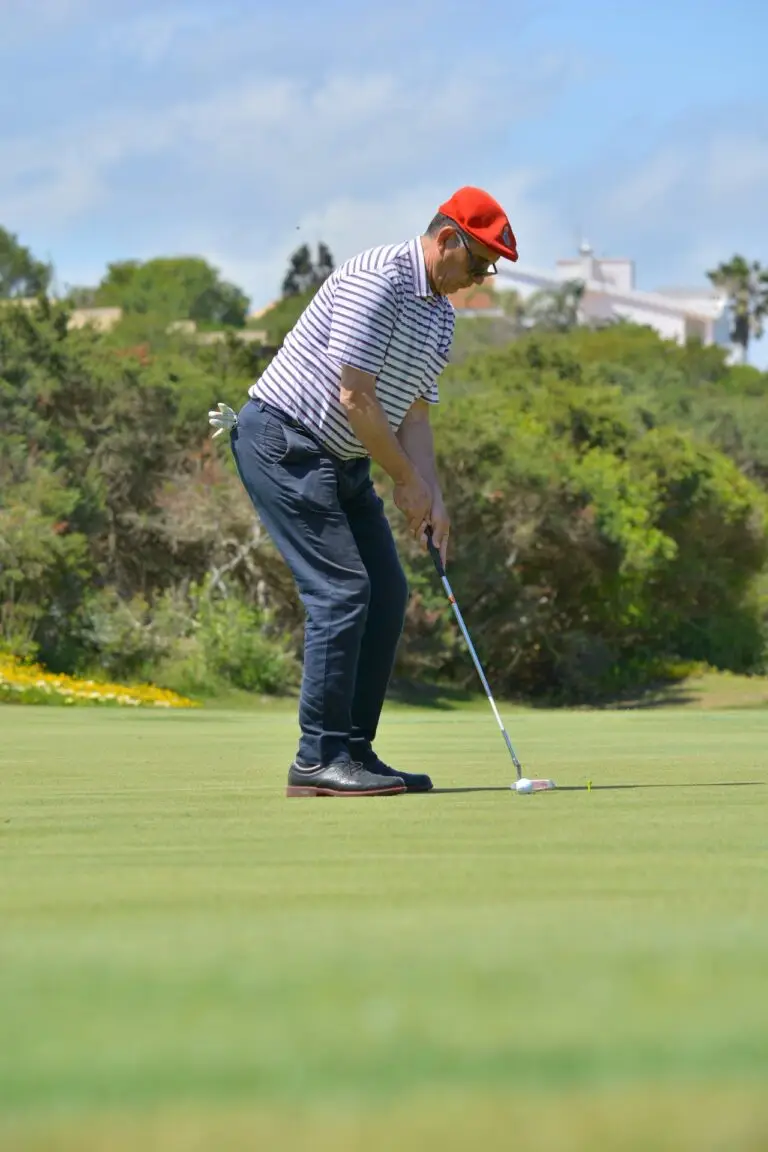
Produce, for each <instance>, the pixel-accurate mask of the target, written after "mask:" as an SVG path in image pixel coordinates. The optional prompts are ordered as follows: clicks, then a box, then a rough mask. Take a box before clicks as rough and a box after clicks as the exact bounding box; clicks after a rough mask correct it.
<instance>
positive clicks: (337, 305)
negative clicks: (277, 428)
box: [249, 237, 455, 459]
mask: <svg viewBox="0 0 768 1152" xmlns="http://www.w3.org/2000/svg"><path fill="white" fill-rule="evenodd" d="M454 318H455V313H454V310H453V307H452V305H451V304H450V302H449V301H448V300H447V298H446V297H445V296H438V295H437V294H433V293H432V292H431V291H430V288H429V282H428V279H427V270H426V265H425V263H424V253H423V250H422V247H421V240H420V239H419V238H418V237H416V238H415V239H413V240H408V241H406V242H405V243H402V244H395V245H393V244H385V245H381V246H379V247H378V248H369V249H367V250H366V251H365V252H360V253H358V254H357V255H356V256H353V257H352V258H351V259H350V260H347V261H346V263H344V264H342V265H341V267H339V268H337V269H336V270H335V271H334V272H333V274H332V275H331V276H330V277H329V278H328V279H327V280H326V281H325V283H324V284H322V285H321V287H320V289H319V290H318V292H317V293H316V295H315V296H314V297H313V299H312V300H311V301H310V303H309V305H308V306H307V308H306V309H305V311H304V312H303V313H302V315H301V316H300V317H299V319H298V321H297V322H296V324H295V325H294V327H293V328H292V329H291V331H290V332H289V333H288V335H287V336H286V338H285V341H284V343H283V347H282V348H281V349H280V350H279V352H278V353H277V354H276V356H275V357H274V359H273V360H272V362H271V363H270V364H269V365H268V367H267V369H266V371H265V372H264V373H263V375H262V376H261V377H259V379H258V380H256V382H255V383H254V384H253V385H252V386H251V388H250V389H249V394H250V395H251V396H253V397H256V398H257V399H262V400H266V401H268V402H269V403H270V404H274V405H275V407H277V408H280V409H281V410H282V411H284V412H286V413H287V415H289V416H292V417H293V418H294V419H295V420H298V421H300V422H301V423H303V424H305V425H306V427H307V428H309V430H310V431H311V432H313V433H314V434H315V435H316V436H317V437H318V438H319V439H320V440H321V441H322V442H323V443H324V444H325V445H326V446H327V447H328V449H329V450H330V451H331V452H333V453H334V454H335V455H337V456H339V457H341V458H342V459H354V458H355V457H358V456H365V455H367V452H366V450H365V448H364V447H363V445H362V444H361V443H360V441H359V440H358V439H357V437H356V436H355V434H354V432H353V431H352V429H351V427H350V424H349V420H348V419H347V416H346V413H345V412H344V409H343V408H342V406H341V403H340V401H339V384H340V381H341V366H342V364H351V365H352V366H353V367H356V368H360V369H361V370H362V371H364V372H370V373H371V374H372V375H374V376H375V377H376V395H377V397H378V399H379V402H380V404H381V406H382V408H383V409H384V411H385V413H386V415H387V419H388V421H389V424H390V427H391V428H392V429H393V431H397V429H398V428H399V427H400V424H401V423H402V421H403V418H404V416H405V414H406V412H407V411H408V409H409V408H410V407H411V405H412V404H413V402H414V401H415V400H417V399H418V398H419V397H423V398H424V399H425V400H427V401H429V403H431V404H436V403H438V401H439V392H438V386H437V380H438V377H439V375H440V373H441V372H442V371H443V368H444V367H445V365H446V363H447V361H448V355H449V352H450V347H451V341H452V339H453V326H454Z"/></svg>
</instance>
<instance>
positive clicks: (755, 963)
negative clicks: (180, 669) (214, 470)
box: [0, 701, 768, 1152]
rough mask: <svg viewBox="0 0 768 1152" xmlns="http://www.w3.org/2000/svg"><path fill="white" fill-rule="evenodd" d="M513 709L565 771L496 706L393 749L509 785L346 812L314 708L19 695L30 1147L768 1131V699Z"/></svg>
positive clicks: (451, 775)
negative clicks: (318, 786) (309, 757)
mask: <svg viewBox="0 0 768 1152" xmlns="http://www.w3.org/2000/svg"><path fill="white" fill-rule="evenodd" d="M510 720H511V723H510V727H511V730H512V738H513V741H515V743H516V745H517V746H518V751H519V754H520V756H521V759H522V760H523V765H524V767H525V768H526V770H527V771H529V773H530V774H535V775H551V776H553V777H554V778H555V780H556V781H557V782H558V784H559V785H560V786H561V789H562V790H561V791H559V792H556V793H552V794H549V795H546V794H545V795H540V796H530V797H518V796H515V795H513V794H511V793H510V792H509V790H508V789H506V788H505V787H504V786H505V785H506V784H508V782H509V780H510V779H511V773H510V768H511V765H510V764H509V761H508V759H507V756H506V751H505V749H504V746H503V742H502V740H501V737H500V735H499V733H498V731H497V729H496V727H495V724H494V721H493V718H492V716H491V715H490V713H489V712H488V709H487V705H486V707H485V709H484V710H476V709H474V708H462V709H458V710H456V711H440V710H438V709H429V710H427V709H419V710H413V709H407V708H401V707H393V708H392V709H391V710H390V711H389V713H388V718H387V721H386V723H385V725H384V728H383V732H382V737H381V746H380V750H381V752H382V754H386V755H387V756H388V757H389V758H391V760H392V761H394V762H396V763H398V764H402V765H403V766H404V767H407V766H412V767H421V766H425V767H426V768H427V770H429V771H431V772H432V774H433V776H434V778H435V781H436V783H437V784H439V785H441V786H443V787H446V788H448V787H450V788H469V789H472V788H490V787H491V786H493V785H498V786H499V790H482V791H471V790H470V791H451V792H444V793H440V794H433V795H431V796H412V797H399V798H395V799H386V800H366V801H357V802H355V801H338V802H333V801H327V802H324V803H323V802H315V803H311V802H309V801H302V800H292V801H288V800H286V799H285V797H284V795H283V786H284V779H285V768H286V765H287V762H288V760H289V759H290V756H291V755H292V753H293V750H294V735H295V721H294V714H293V711H292V710H289V709H287V708H285V707H283V706H281V707H279V708H276V709H274V710H270V709H267V708H263V707H262V708H259V709H257V710H255V711H254V712H251V713H248V712H245V711H238V712H226V711H215V712H208V713H206V712H200V713H193V714H189V713H187V714H161V715H157V714H154V713H151V714H137V713H134V712H131V713H129V714H126V713H123V712H119V711H116V712H109V713H93V712H87V713H86V712H70V711H64V710H59V709H45V708H41V709H36V708H21V707H10V706H6V707H5V708H2V709H0V877H1V880H0V972H1V973H2V976H1V980H0V998H1V1001H2V1004H1V1006H2V1011H0V1117H1V1119H0V1147H2V1148H3V1150H4V1152H5V1150H10V1149H13V1150H14V1152H16V1150H23V1152H29V1150H32V1149H35V1150H38V1149H39V1150H40V1152H42V1150H43V1149H45V1152H63V1150H64V1149H66V1150H67V1152H70V1150H72V1152H74V1150H77V1152H92V1150H95V1149H98V1150H99V1152H101V1150H107V1149H108V1150H109V1152H123V1150H126V1152H127V1150H128V1149H132V1150H133V1149H138V1148H141V1149H142V1150H144V1149H158V1150H160V1149H162V1150H163V1152H182V1150H183V1152H193V1150H194V1152H198V1150H202V1149H209V1148H210V1149H227V1150H231V1149H232V1150H234V1149H237V1150H239V1149H256V1148H258V1149H270V1150H271V1149H284V1150H288V1149H291V1150H292V1149H307V1150H309V1149H313V1150H320V1152H322V1150H325V1149H328V1150H330V1149H334V1150H335V1152H351V1150H352V1149H355V1150H357V1149H363V1148H365V1149H367V1150H369V1152H378V1150H382V1152H383V1150H384V1149H387V1150H388V1152H389V1150H391V1149H398V1150H399V1152H417V1150H418V1152H424V1150H430V1152H431V1149H438V1148H439V1149H441V1150H444V1152H453V1150H454V1149H455V1150H459V1149H461V1150H465V1149H468V1148H475V1149H478V1152H480V1150H482V1152H485V1150H488V1149H508V1148H510V1149H511V1148H524V1149H525V1150H526V1152H539V1150H547V1152H549V1150H557V1152H576V1150H578V1152H587V1150H589V1152H596V1150H598V1149H599V1150H600V1152H602V1150H604V1149H605V1150H607V1152H611V1150H613V1149H621V1150H624V1149H627V1150H629V1149H632V1150H637V1152H640V1150H642V1152H647V1150H653V1149H665V1150H667V1149H668V1150H669V1152H672V1150H674V1152H684V1150H688V1149H696V1150H697V1152H702V1150H705V1149H707V1150H709V1149H712V1150H714V1149H718V1150H719V1149H723V1150H725V1149H728V1150H729V1152H733V1150H739V1152H742V1150H745V1152H746V1150H751V1149H754V1150H755V1152H757V1149H763V1148H765V1147H766V1144H767V1143H768V1093H766V1092H765V1084H766V1079H767V1078H768V995H766V976H765V974H766V972H768V854H767V853H766V828H768V786H767V785H768V773H767V772H766V759H768V752H767V750H768V711H766V710H765V709H762V710H761V709H753V710H746V709H743V708H741V707H738V706H737V705H734V706H733V707H732V708H728V709H723V708H719V709H718V708H716V709H711V708H709V709H708V708H707V707H705V706H703V705H702V704H701V702H700V701H699V706H698V707H689V708H680V707H677V706H674V705H672V706H669V707H667V708H661V709H655V710H652V709H647V710H646V709H639V710H634V711H606V712H600V713H597V712H586V711H585V712H558V713H551V712H535V711H530V710H529V711H523V710H520V711H517V710H516V711H515V713H514V717H512V716H510ZM587 780H591V781H592V785H593V786H592V788H591V790H589V791H587V790H586V787H585V786H586V782H587ZM630 785H631V787H630Z"/></svg>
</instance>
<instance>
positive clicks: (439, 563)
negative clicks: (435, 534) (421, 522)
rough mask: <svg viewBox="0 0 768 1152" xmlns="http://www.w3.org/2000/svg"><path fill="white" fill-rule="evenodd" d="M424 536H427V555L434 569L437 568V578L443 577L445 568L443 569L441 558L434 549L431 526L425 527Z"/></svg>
mask: <svg viewBox="0 0 768 1152" xmlns="http://www.w3.org/2000/svg"><path fill="white" fill-rule="evenodd" d="M426 536H427V548H428V549H429V554H430V556H431V557H432V560H433V562H434V565H435V568H437V574H438V576H445V568H444V567H443V560H442V557H441V555H440V553H439V551H438V549H437V548H436V547H435V543H434V541H433V539H432V525H431V524H428V525H427V528H426Z"/></svg>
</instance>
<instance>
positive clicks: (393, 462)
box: [339, 364, 426, 484]
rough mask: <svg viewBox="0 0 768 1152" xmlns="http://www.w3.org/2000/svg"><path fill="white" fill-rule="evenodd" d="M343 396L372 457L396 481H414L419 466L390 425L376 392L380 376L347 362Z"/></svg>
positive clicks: (354, 428)
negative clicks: (372, 374)
mask: <svg viewBox="0 0 768 1152" xmlns="http://www.w3.org/2000/svg"><path fill="white" fill-rule="evenodd" d="M339 399H340V401H341V406H342V408H343V409H344V411H345V413H346V415H347V419H348V420H349V423H350V427H351V428H352V431H353V432H354V434H355V436H357V438H358V440H359V441H360V443H361V444H362V446H363V448H365V450H366V452H367V453H368V455H369V456H370V457H371V459H372V460H374V461H375V462H376V463H377V464H378V465H380V466H381V467H382V468H383V469H384V471H385V472H386V473H387V474H388V475H389V476H391V477H392V479H393V480H394V482H395V484H409V483H411V482H412V481H413V478H414V473H415V472H416V470H417V468H418V465H417V464H416V461H415V460H414V459H413V458H412V457H411V456H410V455H409V454H408V452H407V451H406V450H405V448H404V447H403V446H402V445H401V444H400V442H399V441H398V438H397V436H396V435H395V433H394V432H393V431H392V429H391V427H390V424H389V420H387V414H386V412H385V411H384V409H383V408H382V406H381V403H380V401H379V398H378V397H377V395H376V377H375V376H371V375H370V373H368V372H361V371H360V369H359V368H352V367H350V365H349V364H345V365H343V367H342V369H341V384H340V387H339ZM422 475H423V473H422ZM424 479H426V477H424Z"/></svg>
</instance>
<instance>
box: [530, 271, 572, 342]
mask: <svg viewBox="0 0 768 1152" xmlns="http://www.w3.org/2000/svg"><path fill="white" fill-rule="evenodd" d="M583 295H584V284H583V283H582V281H580V280H567V281H565V283H564V284H563V285H562V287H560V288H556V289H554V290H553V291H550V292H547V291H542V292H535V293H534V294H533V295H532V296H531V297H530V299H529V300H528V302H527V305H526V307H525V312H526V315H527V316H528V319H529V321H530V323H531V327H533V328H538V329H540V330H542V331H547V332H568V331H570V329H571V328H575V327H576V326H577V324H578V323H579V311H580V308H581V298H582V296H583Z"/></svg>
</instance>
